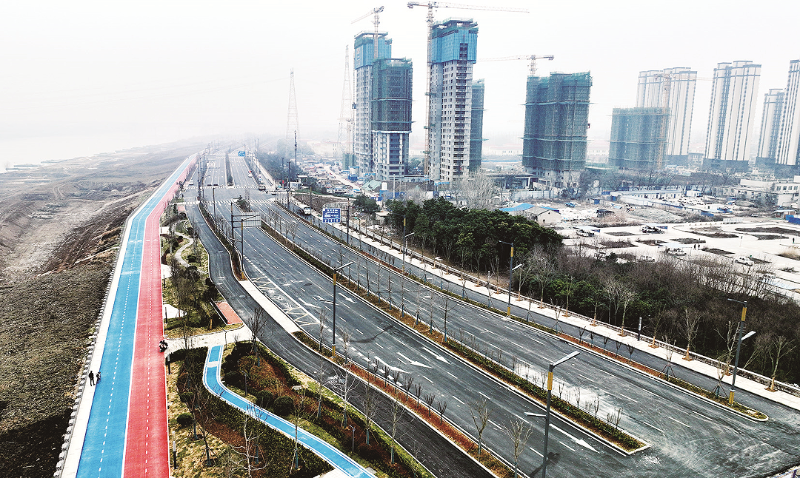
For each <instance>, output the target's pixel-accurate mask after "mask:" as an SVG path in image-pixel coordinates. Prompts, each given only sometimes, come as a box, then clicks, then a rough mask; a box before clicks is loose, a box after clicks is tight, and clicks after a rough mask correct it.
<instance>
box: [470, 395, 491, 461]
mask: <svg viewBox="0 0 800 478" xmlns="http://www.w3.org/2000/svg"><path fill="white" fill-rule="evenodd" d="M469 410H470V412H471V413H472V423H474V424H475V431H476V432H477V433H478V456H481V451H482V450H483V430H484V429H485V428H486V423H488V422H489V407H488V406H487V403H486V398H483V397H481V398H480V399H478V400H477V401H476V402H474V403H470V404H469Z"/></svg>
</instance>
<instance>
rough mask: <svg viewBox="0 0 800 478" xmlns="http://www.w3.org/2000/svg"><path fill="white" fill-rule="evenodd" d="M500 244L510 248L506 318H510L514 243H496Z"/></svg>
mask: <svg viewBox="0 0 800 478" xmlns="http://www.w3.org/2000/svg"><path fill="white" fill-rule="evenodd" d="M497 242H500V243H502V244H508V245H509V246H511V252H509V254H508V259H509V261H510V263H509V265H508V310H507V312H508V316H509V317H511V277H512V276H513V275H514V243H513V242H505V241H497Z"/></svg>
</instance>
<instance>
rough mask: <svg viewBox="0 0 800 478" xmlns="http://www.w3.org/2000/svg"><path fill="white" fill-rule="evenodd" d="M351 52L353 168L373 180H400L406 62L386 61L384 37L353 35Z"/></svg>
mask: <svg viewBox="0 0 800 478" xmlns="http://www.w3.org/2000/svg"><path fill="white" fill-rule="evenodd" d="M376 45H377V54H376ZM354 53H355V55H354V67H355V70H356V79H355V90H356V91H355V98H354V101H355V130H354V134H353V136H354V137H353V153H354V155H355V163H356V167H357V168H358V172H359V174H360V175H365V176H373V177H374V178H376V179H379V180H386V179H391V178H396V177H402V176H404V175H405V172H406V165H407V164H408V152H409V148H408V144H409V142H408V140H409V134H410V133H411V76H412V68H411V62H410V61H409V60H406V59H398V58H392V41H391V40H390V39H389V38H387V36H386V33H380V34H379V35H378V37H377V39H376V38H375V37H374V34H373V33H361V34H359V35H357V36H356V38H355V43H354Z"/></svg>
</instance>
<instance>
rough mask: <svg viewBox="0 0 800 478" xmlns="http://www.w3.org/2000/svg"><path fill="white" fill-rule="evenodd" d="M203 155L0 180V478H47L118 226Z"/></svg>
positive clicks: (126, 158) (110, 159)
mask: <svg viewBox="0 0 800 478" xmlns="http://www.w3.org/2000/svg"><path fill="white" fill-rule="evenodd" d="M204 145H205V144H198V145H190V146H181V147H176V146H172V147H171V148H169V149H165V148H163V147H148V148H140V149H137V150H132V151H126V152H122V153H114V154H109V155H102V156H96V157H92V158H81V159H76V160H70V161H63V162H59V163H57V164H55V165H50V166H47V167H44V168H41V169H37V170H28V171H19V172H10V173H6V174H2V175H0V190H2V191H3V201H0V261H1V262H0V356H1V357H3V360H2V361H0V476H37V477H38V476H52V474H53V472H54V471H55V465H56V463H57V461H58V455H59V453H60V451H61V444H62V441H63V434H64V432H65V431H66V426H67V420H68V417H69V414H70V412H71V409H72V406H73V403H74V397H75V387H76V383H77V380H76V379H77V378H78V373H79V372H80V370H81V368H82V366H83V363H84V360H85V357H86V353H87V346H88V344H89V338H90V336H91V334H92V332H93V330H92V327H93V325H94V323H95V320H96V319H97V316H98V314H99V312H100V307H101V306H102V301H103V297H104V295H105V291H106V286H107V283H108V278H109V273H110V271H111V267H112V265H113V260H114V259H115V257H116V254H115V251H116V246H117V245H118V244H119V237H120V234H121V232H122V228H123V224H124V221H125V219H126V218H127V217H128V215H129V214H130V213H131V211H132V210H133V209H134V208H135V207H136V206H138V205H139V204H140V203H141V201H142V200H143V199H145V198H146V197H147V196H148V195H149V194H150V193H152V191H153V190H154V188H155V187H156V186H157V185H158V184H160V183H161V181H163V179H164V178H165V177H167V176H168V175H169V174H170V173H171V172H172V171H174V170H175V168H176V167H177V166H178V164H180V162H181V161H182V160H183V159H185V158H186V157H187V156H188V155H189V154H192V153H193V152H196V151H199V150H200V149H202V148H203V146H204Z"/></svg>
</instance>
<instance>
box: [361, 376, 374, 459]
mask: <svg viewBox="0 0 800 478" xmlns="http://www.w3.org/2000/svg"><path fill="white" fill-rule="evenodd" d="M361 412H362V413H363V414H364V418H366V424H365V427H364V428H365V430H366V432H367V445H369V431H370V428H371V426H372V421H373V420H374V419H375V414H376V413H377V412H378V401H377V397H375V391H374V390H373V389H372V387H370V386H366V387H364V397H363V399H362V401H361Z"/></svg>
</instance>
